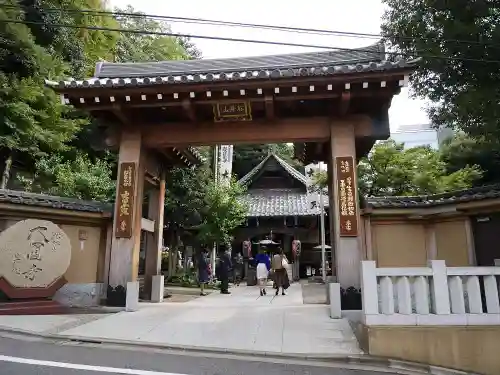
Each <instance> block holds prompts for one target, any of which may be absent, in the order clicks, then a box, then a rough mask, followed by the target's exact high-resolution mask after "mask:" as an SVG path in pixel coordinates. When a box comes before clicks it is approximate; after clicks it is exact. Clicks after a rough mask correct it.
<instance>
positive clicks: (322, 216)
mask: <svg viewBox="0 0 500 375" xmlns="http://www.w3.org/2000/svg"><path fill="white" fill-rule="evenodd" d="M319 209H320V210H321V212H320V226H321V276H322V279H323V282H324V283H325V284H326V262H325V260H326V244H325V241H326V240H325V201H324V199H323V188H322V187H320V188H319Z"/></svg>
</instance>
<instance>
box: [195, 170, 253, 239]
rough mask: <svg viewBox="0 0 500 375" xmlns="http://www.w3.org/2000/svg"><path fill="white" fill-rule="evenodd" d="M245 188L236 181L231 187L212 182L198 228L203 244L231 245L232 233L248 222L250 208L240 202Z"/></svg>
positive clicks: (232, 181) (205, 193) (231, 183)
mask: <svg viewBox="0 0 500 375" xmlns="http://www.w3.org/2000/svg"><path fill="white" fill-rule="evenodd" d="M242 193H243V187H242V186H240V185H239V184H238V182H237V181H236V180H234V179H233V180H231V182H230V184H229V185H225V184H219V183H217V182H214V181H212V182H210V183H209V184H208V185H207V186H206V189H205V192H204V202H203V205H202V206H201V207H202V210H201V212H202V220H201V224H200V225H199V226H198V228H197V230H198V239H199V241H200V242H201V243H204V244H211V243H214V242H215V243H218V244H224V245H226V246H230V245H231V240H232V237H231V233H232V231H233V230H234V229H236V228H237V227H238V226H240V225H241V224H242V223H243V222H244V221H245V220H246V214H247V211H248V207H247V206H246V205H245V204H244V203H243V202H241V201H240V200H239V197H240V196H241V194H242Z"/></svg>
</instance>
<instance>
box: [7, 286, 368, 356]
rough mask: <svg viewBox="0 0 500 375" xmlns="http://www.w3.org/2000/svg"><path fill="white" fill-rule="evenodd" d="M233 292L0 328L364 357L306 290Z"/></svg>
mask: <svg viewBox="0 0 500 375" xmlns="http://www.w3.org/2000/svg"><path fill="white" fill-rule="evenodd" d="M231 291H232V294H231V295H221V294H219V293H213V294H211V295H209V296H206V297H203V298H198V299H195V300H192V301H189V302H186V303H179V304H172V303H164V304H151V303H144V304H141V309H140V310H139V311H137V312H120V313H116V314H109V315H102V314H101V315H88V316H85V315H84V316H80V315H78V316H76V315H65V316H30V317H15V316H0V328H1V327H4V328H8V327H11V328H20V329H24V330H32V331H35V332H38V333H45V334H47V333H57V334H58V335H59V336H63V337H68V338H69V337H71V338H75V337H79V338H85V339H92V340H99V339H101V340H110V341H126V342H134V343H140V344H144V345H148V344H149V345H159V346H166V347H177V348H186V349H188V348H190V349H205V350H217V351H227V352H235V353H254V354H255V353H259V354H272V355H296V356H302V357H303V356H310V357H311V356H318V357H329V356H331V357H335V356H345V355H354V354H360V353H361V351H360V350H359V346H358V343H357V341H356V338H355V336H354V334H353V332H352V330H351V327H350V325H349V322H348V321H347V320H345V319H339V320H333V319H330V318H329V316H328V308H327V306H325V305H304V304H303V300H302V290H301V285H300V284H293V285H292V286H291V287H290V289H289V290H288V295H286V296H281V295H279V296H274V294H273V293H271V294H273V295H267V296H264V297H260V296H259V295H258V289H257V288H256V287H244V286H241V287H235V288H232V289H231ZM269 292H272V289H269Z"/></svg>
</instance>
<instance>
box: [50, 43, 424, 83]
mask: <svg viewBox="0 0 500 375" xmlns="http://www.w3.org/2000/svg"><path fill="white" fill-rule="evenodd" d="M414 65H415V61H406V60H402V59H401V60H398V61H395V62H393V61H387V60H385V51H384V47H383V45H382V44H380V43H377V44H374V45H372V46H368V47H364V48H359V49H349V50H332V51H327V52H308V53H299V54H286V55H272V56H260V57H243V58H230V59H212V60H211V59H206V60H203V59H202V60H170V61H160V62H143V63H108V62H101V63H98V64H97V67H96V72H95V77H94V78H89V79H86V80H82V81H79V80H71V81H60V82H54V81H46V84H47V85H49V86H54V87H59V88H87V87H127V86H128V87H130V86H139V85H155V84H184V83H199V82H217V81H219V82H220V81H232V80H242V79H245V80H247V79H252V80H254V79H256V80H258V79H269V78H272V79H279V78H290V77H305V76H323V75H327V76H328V75H338V74H349V73H363V72H372V71H375V72H377V71H387V70H392V69H401V68H407V67H412V66H414Z"/></svg>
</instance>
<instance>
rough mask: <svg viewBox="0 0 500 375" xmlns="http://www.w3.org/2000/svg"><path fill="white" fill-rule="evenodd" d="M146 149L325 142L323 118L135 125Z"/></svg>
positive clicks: (325, 120)
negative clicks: (139, 130) (140, 131)
mask: <svg viewBox="0 0 500 375" xmlns="http://www.w3.org/2000/svg"><path fill="white" fill-rule="evenodd" d="M138 126H139V127H140V128H141V129H142V131H143V133H142V134H143V138H142V139H143V142H144V145H145V146H146V147H153V148H163V147H180V146H182V145H185V146H187V145H192V146H195V145H213V144H233V143H281V142H301V141H303V142H316V141H326V140H328V139H329V137H330V127H329V119H328V118H327V117H310V118H291V119H276V120H275V121H273V122H269V121H243V122H220V123H192V122H191V123H182V122H181V123H165V124H159V125H138Z"/></svg>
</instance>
